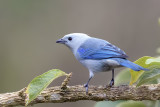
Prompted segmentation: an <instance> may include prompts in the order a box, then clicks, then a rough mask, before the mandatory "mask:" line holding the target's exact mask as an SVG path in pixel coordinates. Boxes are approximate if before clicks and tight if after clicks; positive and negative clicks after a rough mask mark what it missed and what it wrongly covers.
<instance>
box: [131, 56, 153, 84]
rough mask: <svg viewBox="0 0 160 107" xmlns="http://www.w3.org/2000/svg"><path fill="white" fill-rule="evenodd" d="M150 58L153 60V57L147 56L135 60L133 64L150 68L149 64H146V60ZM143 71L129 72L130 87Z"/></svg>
mask: <svg viewBox="0 0 160 107" xmlns="http://www.w3.org/2000/svg"><path fill="white" fill-rule="evenodd" d="M150 58H153V57H149V56H144V57H142V58H139V59H138V60H136V61H135V62H134V63H136V64H138V65H140V66H142V67H144V68H148V67H150V64H148V63H147V62H146V60H148V59H150ZM143 72H144V71H143V70H141V71H134V70H132V69H131V70H130V73H131V80H130V85H132V84H133V83H135V82H136V81H137V80H138V78H139V77H140V76H141V75H142V74H143ZM145 72H148V71H145Z"/></svg>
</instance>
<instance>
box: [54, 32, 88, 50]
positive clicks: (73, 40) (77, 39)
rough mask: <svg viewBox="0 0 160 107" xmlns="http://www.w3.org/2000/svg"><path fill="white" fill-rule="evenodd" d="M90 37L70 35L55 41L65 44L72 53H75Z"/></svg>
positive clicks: (82, 34)
mask: <svg viewBox="0 0 160 107" xmlns="http://www.w3.org/2000/svg"><path fill="white" fill-rule="evenodd" d="M88 38H90V36H88V35H87V34H84V33H71V34H67V35H65V36H64V37H63V38H61V39H59V40H57V41H56V43H61V44H65V45H66V46H67V47H69V48H70V49H71V50H72V51H75V50H77V49H78V48H79V46H80V45H81V44H82V43H83V42H84V41H85V40H87V39H88Z"/></svg>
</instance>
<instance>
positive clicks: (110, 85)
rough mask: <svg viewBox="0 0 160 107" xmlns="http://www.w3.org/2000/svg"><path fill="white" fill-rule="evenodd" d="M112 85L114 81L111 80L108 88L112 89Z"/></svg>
mask: <svg viewBox="0 0 160 107" xmlns="http://www.w3.org/2000/svg"><path fill="white" fill-rule="evenodd" d="M113 85H114V79H112V80H111V82H110V84H109V87H112V86H113Z"/></svg>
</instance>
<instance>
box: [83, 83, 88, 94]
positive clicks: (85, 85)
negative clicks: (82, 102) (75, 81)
mask: <svg viewBox="0 0 160 107" xmlns="http://www.w3.org/2000/svg"><path fill="white" fill-rule="evenodd" d="M84 87H85V89H86V94H88V84H84Z"/></svg>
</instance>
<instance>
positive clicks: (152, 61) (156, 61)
mask: <svg viewBox="0 0 160 107" xmlns="http://www.w3.org/2000/svg"><path fill="white" fill-rule="evenodd" d="M146 64H148V68H149V69H150V71H148V72H144V73H143V74H142V75H141V76H140V78H139V79H138V83H137V86H140V85H142V84H145V83H148V82H150V81H154V80H157V79H158V78H160V58H159V57H158V58H149V59H147V60H146Z"/></svg>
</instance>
